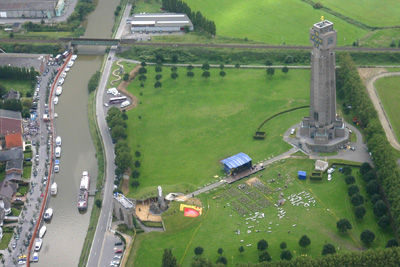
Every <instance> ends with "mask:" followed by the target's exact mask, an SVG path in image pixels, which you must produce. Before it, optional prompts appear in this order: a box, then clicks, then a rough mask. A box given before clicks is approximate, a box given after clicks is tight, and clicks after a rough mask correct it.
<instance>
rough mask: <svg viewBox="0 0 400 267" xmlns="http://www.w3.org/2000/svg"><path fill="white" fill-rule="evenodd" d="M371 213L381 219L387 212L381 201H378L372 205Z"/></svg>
mask: <svg viewBox="0 0 400 267" xmlns="http://www.w3.org/2000/svg"><path fill="white" fill-rule="evenodd" d="M373 211H374V214H375V216H376V217H382V216H383V215H384V214H386V212H387V211H388V207H387V206H386V204H385V202H383V200H378V201H377V202H376V203H375V205H374V208H373Z"/></svg>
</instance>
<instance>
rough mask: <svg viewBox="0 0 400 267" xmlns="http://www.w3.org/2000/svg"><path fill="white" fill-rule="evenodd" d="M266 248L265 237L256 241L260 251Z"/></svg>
mask: <svg viewBox="0 0 400 267" xmlns="http://www.w3.org/2000/svg"><path fill="white" fill-rule="evenodd" d="M267 248H268V242H267V241H266V240H265V239H261V240H260V241H258V243H257V249H258V250H260V251H264V250H266V249H267Z"/></svg>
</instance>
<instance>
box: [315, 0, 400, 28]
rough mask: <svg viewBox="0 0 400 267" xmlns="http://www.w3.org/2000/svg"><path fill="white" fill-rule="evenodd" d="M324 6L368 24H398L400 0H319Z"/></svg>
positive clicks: (377, 25) (380, 25) (381, 25)
mask: <svg viewBox="0 0 400 267" xmlns="http://www.w3.org/2000/svg"><path fill="white" fill-rule="evenodd" d="M316 2H317V1H316ZM318 2H321V3H322V4H323V5H324V6H325V7H329V8H330V9H332V10H334V11H336V12H339V13H341V14H343V15H345V16H348V17H350V18H352V19H355V20H358V21H360V22H363V23H365V24H367V25H369V26H376V27H385V26H395V25H400V22H399V10H400V2H399V1H397V0H364V1H362V2H360V1H357V0H321V1H318Z"/></svg>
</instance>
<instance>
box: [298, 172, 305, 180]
mask: <svg viewBox="0 0 400 267" xmlns="http://www.w3.org/2000/svg"><path fill="white" fill-rule="evenodd" d="M297 174H298V175H299V179H300V180H305V179H306V178H307V173H306V172H305V171H299V172H298V173H297Z"/></svg>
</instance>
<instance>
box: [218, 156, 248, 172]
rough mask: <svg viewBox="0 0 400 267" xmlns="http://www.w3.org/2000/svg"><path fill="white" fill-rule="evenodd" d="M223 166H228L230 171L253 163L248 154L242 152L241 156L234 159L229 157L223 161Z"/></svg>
mask: <svg viewBox="0 0 400 267" xmlns="http://www.w3.org/2000/svg"><path fill="white" fill-rule="evenodd" d="M221 162H222V163H223V164H225V165H226V166H228V167H229V168H230V169H232V168H237V167H239V166H242V165H244V164H246V163H249V162H251V158H250V157H249V156H247V155H246V154H244V153H242V152H240V153H239V154H236V155H234V156H232V157H229V158H227V159H224V160H221Z"/></svg>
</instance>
